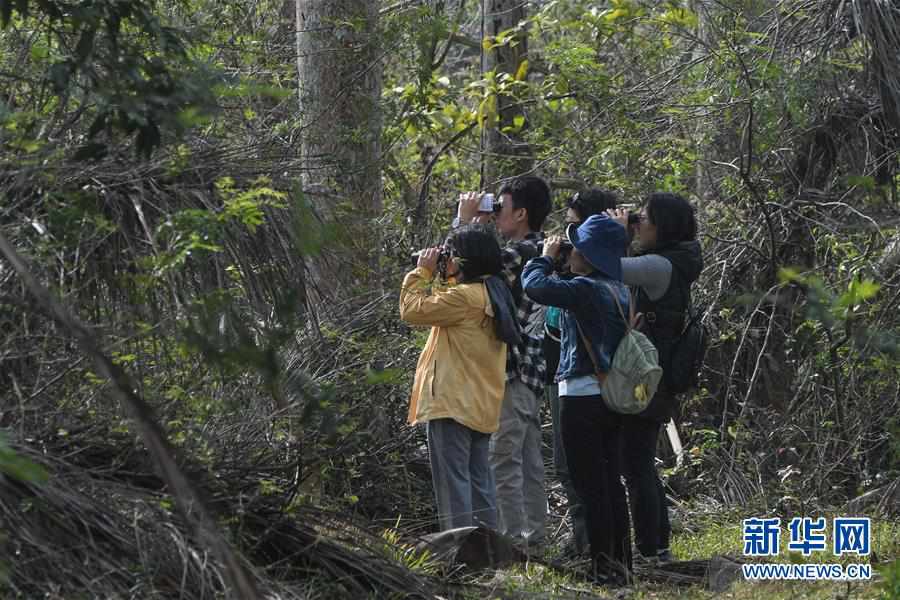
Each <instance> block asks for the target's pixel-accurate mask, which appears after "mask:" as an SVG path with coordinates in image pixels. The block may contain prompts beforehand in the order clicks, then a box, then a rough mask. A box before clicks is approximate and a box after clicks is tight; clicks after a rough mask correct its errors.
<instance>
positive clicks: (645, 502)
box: [621, 415, 672, 557]
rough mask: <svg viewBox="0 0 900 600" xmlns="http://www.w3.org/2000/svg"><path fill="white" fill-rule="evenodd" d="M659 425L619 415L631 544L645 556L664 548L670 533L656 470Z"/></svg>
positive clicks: (651, 555)
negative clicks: (631, 522) (632, 530)
mask: <svg viewBox="0 0 900 600" xmlns="http://www.w3.org/2000/svg"><path fill="white" fill-rule="evenodd" d="M660 425H661V424H660V423H659V422H658V421H655V420H653V419H646V418H644V417H640V416H637V415H622V440H623V441H624V443H623V444H622V451H621V452H622V470H623V471H624V474H625V483H626V485H627V486H628V499H629V501H630V504H631V519H632V521H633V522H634V542H635V545H636V546H637V548H638V550H639V551H640V553H641V554H642V555H644V556H646V557H654V556H656V555H657V553H658V552H659V551H660V550H664V549H668V547H669V537H670V535H671V533H672V528H671V526H670V524H669V510H668V508H667V507H666V493H665V491H664V490H663V486H662V482H661V481H660V479H659V474H658V473H657V471H656V460H655V459H656V444H657V440H658V438H659V428H660Z"/></svg>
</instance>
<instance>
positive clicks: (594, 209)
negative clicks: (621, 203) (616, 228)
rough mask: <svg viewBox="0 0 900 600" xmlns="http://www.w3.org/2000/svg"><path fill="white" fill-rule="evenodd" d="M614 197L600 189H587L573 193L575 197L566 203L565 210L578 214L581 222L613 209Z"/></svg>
mask: <svg viewBox="0 0 900 600" xmlns="http://www.w3.org/2000/svg"><path fill="white" fill-rule="evenodd" d="M616 203H617V199H616V195H615V194H613V193H612V192H607V191H606V190H601V189H600V188H589V189H586V190H580V191H578V192H575V195H574V196H572V197H571V198H569V200H568V202H566V208H571V209H572V210H574V211H575V212H576V213H578V218H579V219H580V220H581V221H585V220H587V218H588V217H590V216H591V215H602V214H603V213H605V212H606V209H608V208H615V207H616Z"/></svg>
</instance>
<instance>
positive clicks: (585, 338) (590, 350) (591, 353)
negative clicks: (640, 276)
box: [572, 281, 635, 385]
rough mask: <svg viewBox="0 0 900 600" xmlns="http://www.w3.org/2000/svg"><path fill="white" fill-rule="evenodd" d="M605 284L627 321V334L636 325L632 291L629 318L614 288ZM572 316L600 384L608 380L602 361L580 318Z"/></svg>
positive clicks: (629, 294)
mask: <svg viewBox="0 0 900 600" xmlns="http://www.w3.org/2000/svg"><path fill="white" fill-rule="evenodd" d="M603 285H605V286H606V287H607V289H609V293H610V294H611V295H612V297H613V300H614V301H615V302H616V307H617V308H618V309H619V315H621V317H622V320H623V321H625V334H626V335H627V334H628V332H629V331H631V329H632V328H633V327H634V321H635V318H634V302H631V291H630V290H629V292H628V299H629V302H628V314H629V318H628V319H626V318H625V311H624V310H623V309H622V303H621V302H619V298H618V296H617V295H616V291H615V290H614V289H613V287H612V286H611V285H609V284H608V283H607V282H605V281H604V282H603ZM572 318H573V319H574V320H575V327H577V328H578V335H580V336H581V341H582V342H584V347H585V348H586V349H587V353H588V356H589V357H590V358H591V363H592V364H593V365H594V372H595V374H596V376H597V380H598V381H600V385H603V383H604V382H605V381H606V373H604V372H603V371H602V370H601V369H600V361H599V360H597V354H596V353H595V352H594V347H593V346H592V345H591V340H589V339H588V336H587V335H586V334H585V333H584V329H582V328H581V323H579V322H578V319H577V318H576V317H575V315H574V313H573V314H572Z"/></svg>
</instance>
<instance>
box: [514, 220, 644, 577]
mask: <svg viewBox="0 0 900 600" xmlns="http://www.w3.org/2000/svg"><path fill="white" fill-rule="evenodd" d="M567 236H568V239H569V241H570V242H571V243H572V245H573V246H574V249H573V250H572V254H571V256H570V258H569V264H570V266H571V269H572V272H573V273H574V274H575V275H576V276H575V277H573V278H572V279H568V280H565V279H560V278H558V277H553V276H552V271H553V264H554V261H555V260H556V258H557V256H558V254H559V248H560V243H561V241H562V240H561V238H559V237H557V236H553V237H550V238H548V239H547V241H546V242H544V254H543V256H541V257H539V258H535V259H532V260H531V261H529V262H528V264H527V265H525V269H524V270H523V271H522V285H523V287H524V289H525V293H526V294H528V296H529V297H530V298H531V299H533V300H534V301H535V302H538V303H539V304H543V305H545V306H557V307H559V308H561V309H562V313H561V316H560V325H561V327H560V329H561V330H562V351H561V352H560V363H559V368H558V369H557V373H556V381H557V382H558V384H559V396H560V399H559V406H560V425H561V433H562V441H563V446H564V447H565V454H566V460H567V462H568V466H569V472H570V474H571V476H572V482H573V484H574V486H575V489H576V491H577V492H578V497H579V498H581V501H582V502H583V503H584V507H585V521H586V529H587V536H588V546H589V550H590V555H591V564H592V570H593V576H594V580H595V581H596V582H597V583H604V584H611V585H621V584H626V583H628V581H629V580H630V578H631V541H630V535H629V531H628V507H627V503H626V501H625V489H624V488H623V487H622V482H621V478H620V476H621V461H620V459H619V453H620V451H621V435H622V428H621V417H622V415H620V414H619V413H616V412H613V411H612V410H610V409H609V408H608V407H607V406H606V403H605V401H604V399H603V397H602V388H601V382H600V380H599V379H598V376H597V370H600V371H602V372H606V371H609V368H610V365H611V362H612V357H613V355H614V354H615V352H616V348H617V347H618V345H619V342H620V341H621V339H622V336H623V335H624V333H625V321H624V319H623V315H625V314H628V311H629V297H628V290H627V288H626V287H625V286H624V285H623V284H622V266H621V262H620V261H621V258H622V257H623V256H624V255H625V246H626V243H627V239H628V238H627V235H626V233H625V228H624V227H622V226H620V225H619V224H617V223H616V222H614V221H613V220H612V219H610V218H609V217H608V216H606V215H592V216H590V217H588V219H587V220H586V221H585V222H584V223H582V224H581V225H579V226H576V225H574V224H572V225H569V227H568V229H567ZM595 361H596V362H595ZM595 365H596V367H595Z"/></svg>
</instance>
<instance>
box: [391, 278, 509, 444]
mask: <svg viewBox="0 0 900 600" xmlns="http://www.w3.org/2000/svg"><path fill="white" fill-rule="evenodd" d="M430 280H431V272H430V271H429V270H428V269H425V268H422V267H418V268H416V269H415V270H414V271H411V272H409V273H407V275H406V277H405V278H404V280H403V288H402V289H401V290H400V318H401V319H403V320H404V321H406V322H407V323H409V324H411V325H431V326H432V328H431V334H430V335H429V336H428V342H427V343H426V344H425V349H424V350H423V351H422V354H421V355H420V356H419V363H418V365H416V377H415V380H414V381H413V389H412V395H411V396H410V399H409V422H410V423H411V424H414V423H418V422H422V421H430V420H432V419H443V418H450V419H453V420H455V421H457V422H459V423H461V424H463V425H465V426H466V427H468V428H470V429H474V430H475V431H479V432H481V433H492V432H494V431H496V430H497V427H498V426H499V424H500V405H501V403H502V402H503V389H504V386H505V385H506V343H505V342H502V341H500V340H499V339H498V338H497V335H496V334H495V333H494V318H493V317H494V311H493V309H492V308H491V301H490V298H489V297H488V292H487V287H486V286H485V284H484V283H480V282H479V283H461V284H459V285H455V286H452V287H449V288H447V289H444V290H432V291H431V292H430V293H429V290H428V282H429V281H430Z"/></svg>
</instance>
